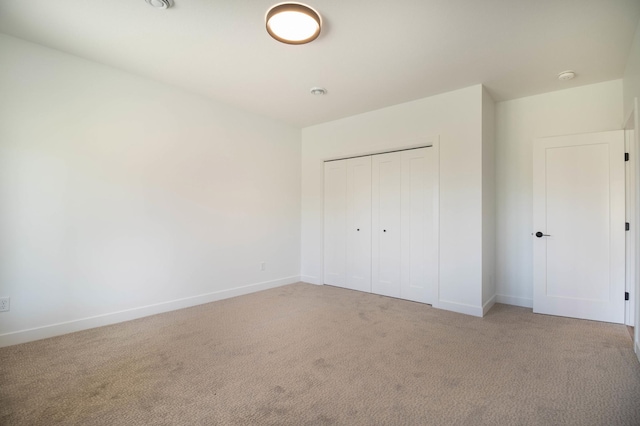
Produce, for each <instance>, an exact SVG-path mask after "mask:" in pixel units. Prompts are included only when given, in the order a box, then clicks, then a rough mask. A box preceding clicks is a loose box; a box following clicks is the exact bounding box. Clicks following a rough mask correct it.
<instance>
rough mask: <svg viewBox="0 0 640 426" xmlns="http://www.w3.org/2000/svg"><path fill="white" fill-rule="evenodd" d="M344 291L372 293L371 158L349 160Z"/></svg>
mask: <svg viewBox="0 0 640 426" xmlns="http://www.w3.org/2000/svg"><path fill="white" fill-rule="evenodd" d="M346 238H347V271H346V283H345V287H347V288H350V289H353V290H359V291H367V292H370V291H371V157H370V156H368V157H359V158H350V159H348V160H347V230H346Z"/></svg>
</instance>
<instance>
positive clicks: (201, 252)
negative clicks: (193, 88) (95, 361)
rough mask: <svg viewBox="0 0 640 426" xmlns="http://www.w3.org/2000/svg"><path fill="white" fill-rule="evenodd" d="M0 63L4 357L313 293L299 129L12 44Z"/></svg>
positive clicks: (2, 49) (8, 41) (3, 41)
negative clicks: (301, 291)
mask: <svg viewBox="0 0 640 426" xmlns="http://www.w3.org/2000/svg"><path fill="white" fill-rule="evenodd" d="M0 63H1V64H2V66H1V67H0V93H1V94H2V95H1V96H0V206H1V208H0V296H9V297H11V311H10V312H3V313H0V344H11V343H18V342H20V341H25V340H31V339H35V338H41V337H47V336H50V335H54V334H60V333H64V332H68V331H73V330H77V329H82V328H87V327H91V326H97V325H103V324H107V323H111V322H116V321H121V320H126V319H131V318H135V317H138V316H142V315H147V314H152V313H156V312H162V311H166V310H170V309H175V308H180V307H184V306H190V305H193V304H198V303H203V302H207V301H211V300H216V299H220V298H224V297H229V296H233V295H238V294H243V293H246V292H250V291H253V290H259V289H262V288H268V287H271V286H276V285H281V284H286V283H290V282H295V281H297V280H298V279H299V267H300V266H299V265H300V254H299V253H300V251H299V247H300V130H299V129H295V128H292V127H289V126H286V125H283V124H280V123H277V122H274V121H272V120H268V119H264V118H261V117H258V116H255V115H251V114H248V113H245V112H241V111H239V110H235V109H232V108H230V107H228V106H224V105H221V104H218V103H215V102H212V101H210V100H207V99H205V98H202V97H199V96H196V95H192V94H189V93H186V92H183V91H181V90H178V89H175V88H172V87H170V86H167V85H163V84H159V83H156V82H152V81H149V80H145V79H142V78H138V77H136V76H133V75H131V74H127V73H123V72H120V71H117V70H115V69H112V68H108V67H105V66H102V65H100V64H97V63H92V62H89V61H85V60H82V59H79V58H76V57H74V56H70V55H67V54H64V53H61V52H58V51H55V50H50V49H46V48H43V47H40V46H38V45H34V44H30V43H27V42H24V41H20V40H18V39H15V38H11V37H7V36H3V35H0ZM261 262H266V270H265V271H261V270H260V263H261Z"/></svg>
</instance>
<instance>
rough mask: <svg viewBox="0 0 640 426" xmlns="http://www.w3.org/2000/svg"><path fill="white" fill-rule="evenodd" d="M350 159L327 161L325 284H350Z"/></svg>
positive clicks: (325, 168) (325, 165)
mask: <svg viewBox="0 0 640 426" xmlns="http://www.w3.org/2000/svg"><path fill="white" fill-rule="evenodd" d="M346 233H347V160H337V161H329V162H326V163H324V283H325V284H330V285H335V286H339V287H345V286H346V270H347V238H346Z"/></svg>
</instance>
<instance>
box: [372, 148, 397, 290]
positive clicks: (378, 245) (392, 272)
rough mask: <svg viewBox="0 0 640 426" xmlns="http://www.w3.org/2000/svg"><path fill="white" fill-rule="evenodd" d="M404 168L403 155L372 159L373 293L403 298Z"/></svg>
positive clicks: (375, 156) (373, 157) (386, 155)
mask: <svg viewBox="0 0 640 426" xmlns="http://www.w3.org/2000/svg"><path fill="white" fill-rule="evenodd" d="M401 166H402V154H401V153H400V152H391V153H388V154H379V155H374V156H372V158H371V168H372V170H371V176H372V180H371V181H372V183H371V186H372V210H371V214H372V226H371V229H372V235H371V243H372V271H371V292H372V293H376V294H382V295H384V296H391V297H401V294H400V257H401V245H400V237H401V227H400V223H401V222H400V219H401V217H400V205H401V204H400V203H401V188H402V186H401V183H402V182H401V172H400V169H401Z"/></svg>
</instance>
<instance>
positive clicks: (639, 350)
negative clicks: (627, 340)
mask: <svg viewBox="0 0 640 426" xmlns="http://www.w3.org/2000/svg"><path fill="white" fill-rule="evenodd" d="M635 349H636V357H638V362H640V342H636V344H635Z"/></svg>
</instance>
